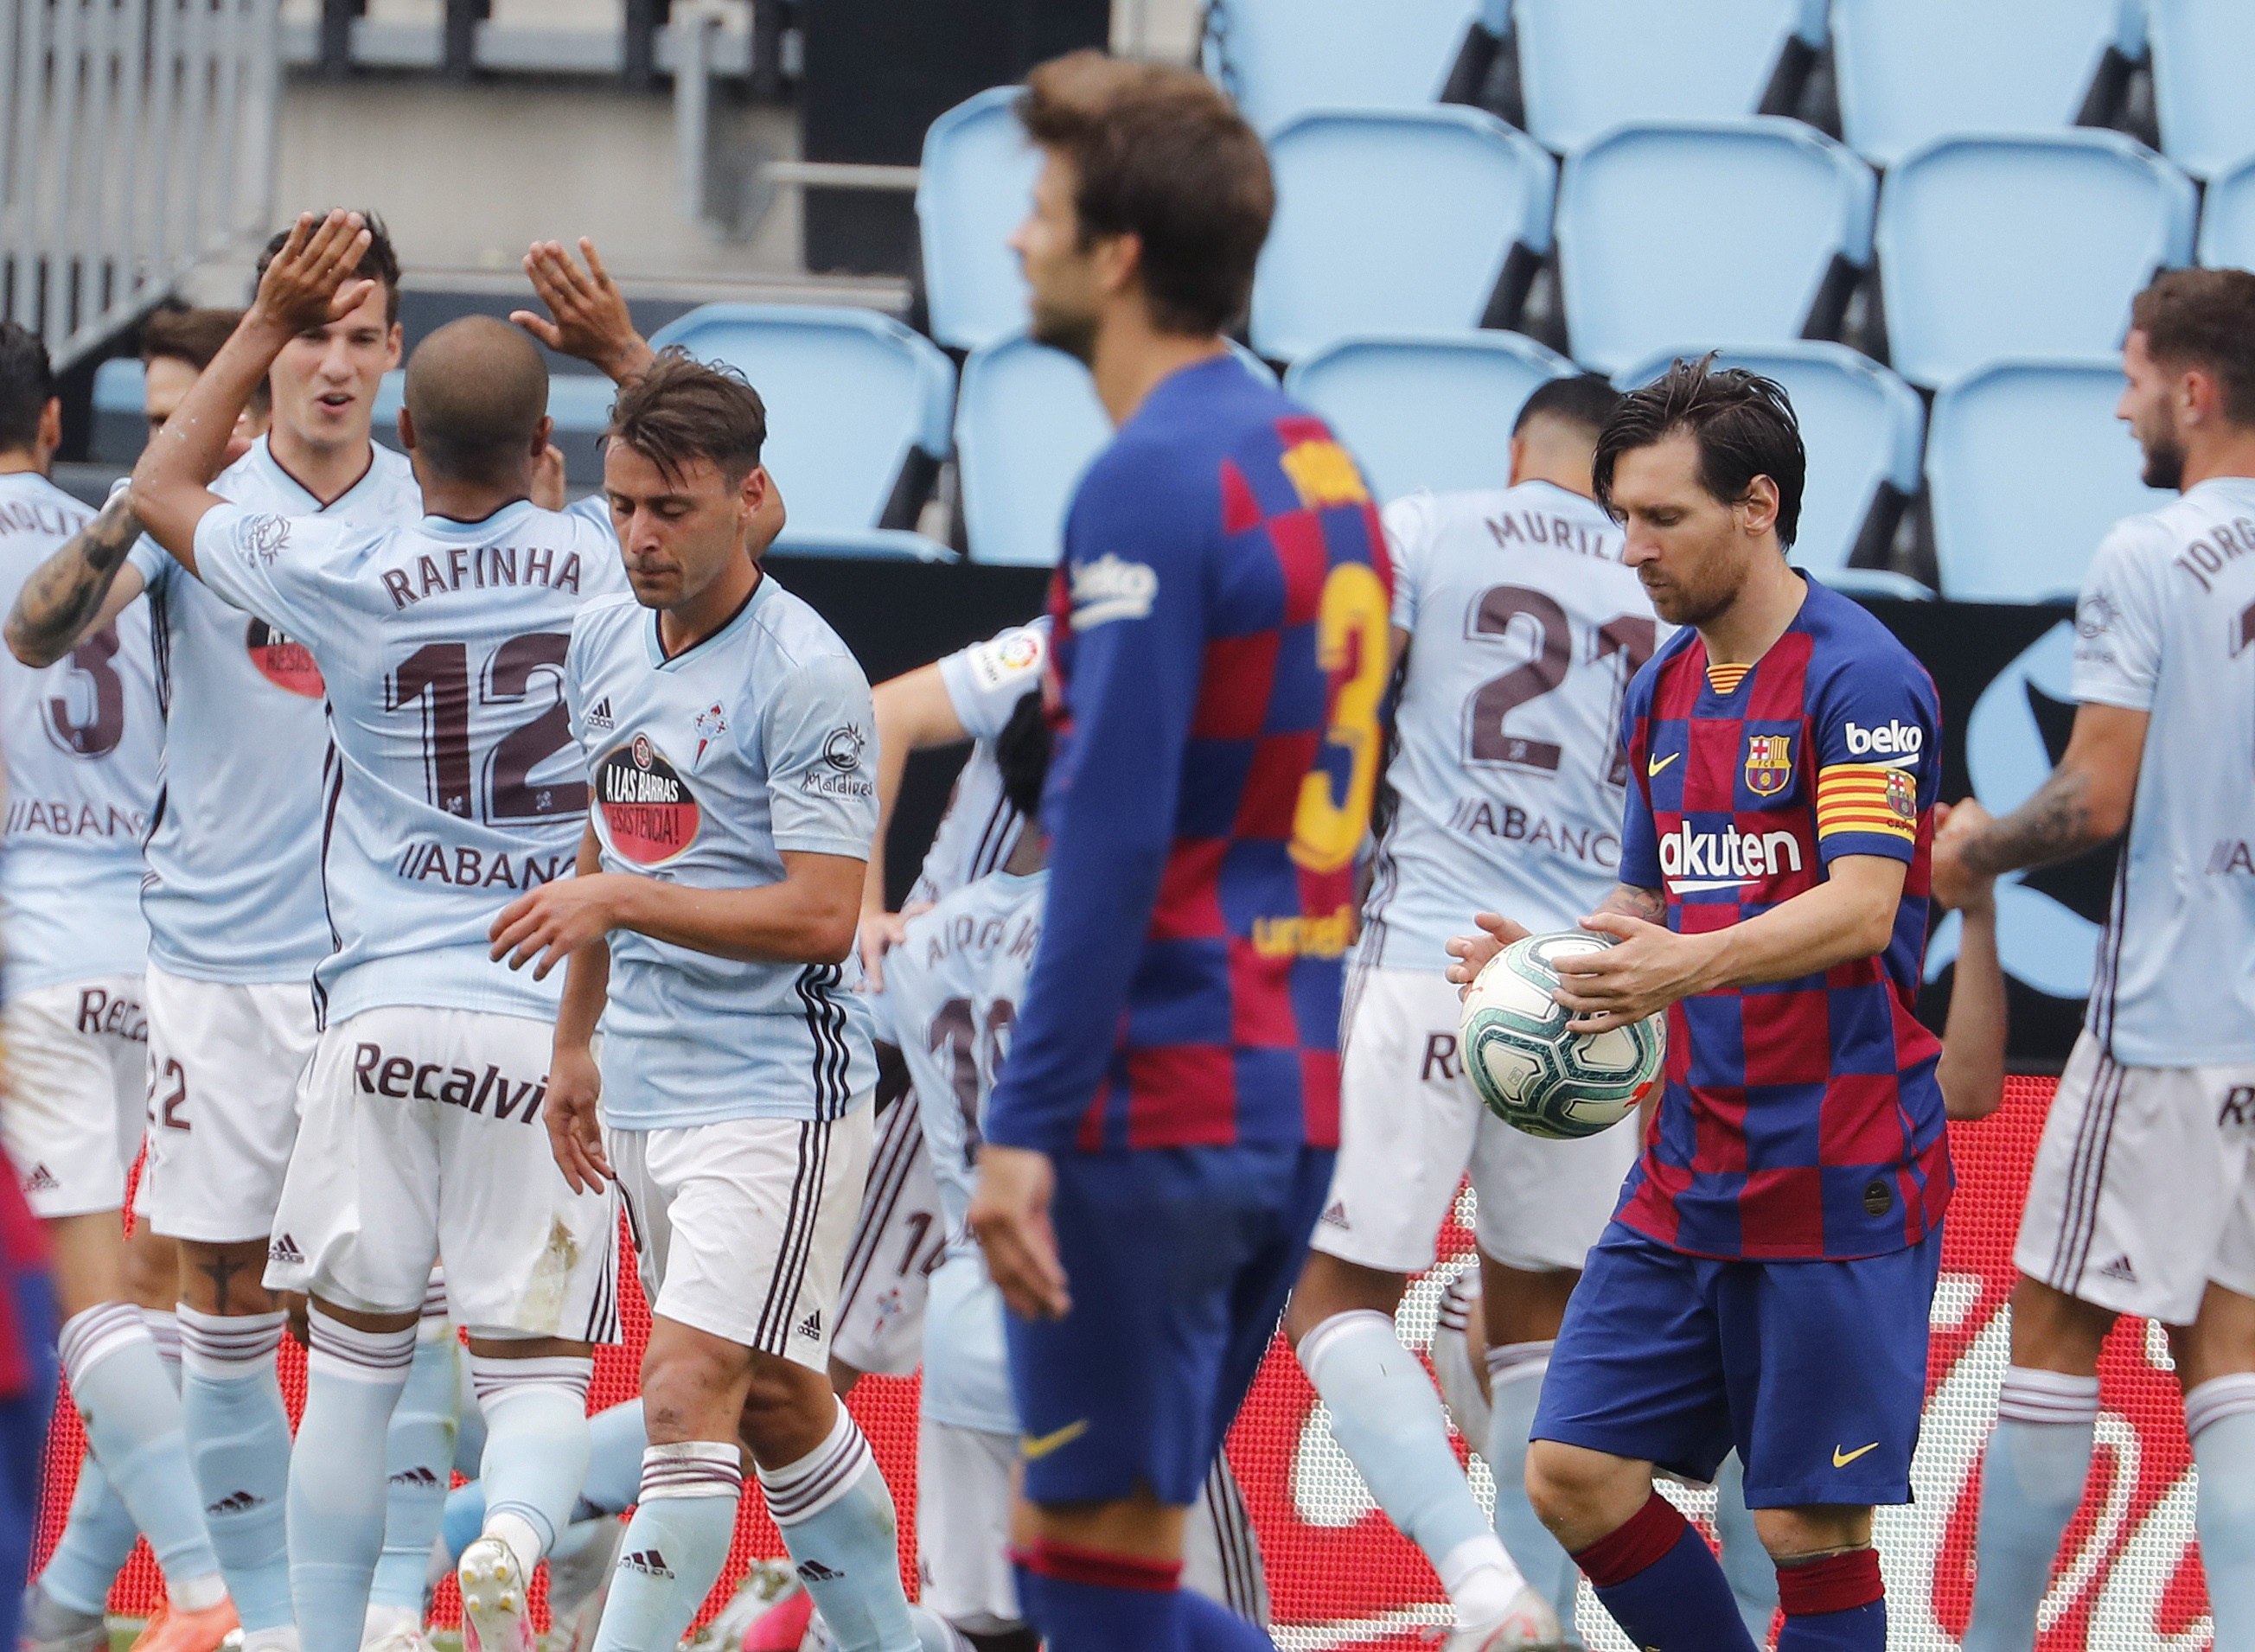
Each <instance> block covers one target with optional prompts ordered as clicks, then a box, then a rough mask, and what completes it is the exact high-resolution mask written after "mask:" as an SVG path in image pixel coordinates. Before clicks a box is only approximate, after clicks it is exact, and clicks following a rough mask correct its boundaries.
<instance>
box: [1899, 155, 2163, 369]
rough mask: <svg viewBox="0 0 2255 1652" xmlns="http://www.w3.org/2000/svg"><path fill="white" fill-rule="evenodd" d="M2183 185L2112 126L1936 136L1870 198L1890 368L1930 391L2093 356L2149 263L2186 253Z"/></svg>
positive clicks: (2122, 318)
mask: <svg viewBox="0 0 2255 1652" xmlns="http://www.w3.org/2000/svg"><path fill="white" fill-rule="evenodd" d="M2196 210H2197V207H2196V202H2195V195H2194V193H2193V186H2192V183H2191V181H2190V180H2189V179H2187V178H2186V177H2185V175H2184V174H2183V173H2182V172H2178V171H2177V170H2176V168H2175V167H2174V166H2171V165H2169V164H2168V163H2167V161H2165V160H2163V159H2161V158H2160V156H2158V155H2155V154H2154V153H2153V151H2151V150H2148V149H2146V147H2144V146H2143V145H2142V144H2139V143H2137V142H2136V141H2134V140H2133V139H2131V138H2127V137H2123V136H2122V135H2121V134H2120V133H2118V132H2098V131H2076V132H2056V133H2048V134H2043V135H2040V136H2035V137H1967V138H1943V139H1942V140H1941V141H1940V142H1938V143H1934V144H1928V145H1927V146H1926V147H1924V148H1923V149H1920V150H1917V151H1914V152H1913V153H1911V154H1910V155H1907V156H1906V157H1905V158H1903V160H1902V161H1901V163H1900V165H1897V166H1895V167H1893V169H1892V170H1890V171H1889V172H1888V173H1887V181H1886V187H1885V188H1883V189H1882V190H1881V191H1880V192H1879V233H1878V238H1877V239H1878V246H1879V279H1880V284H1881V288H1882V290H1883V292H1884V295H1885V297H1886V320H1887V347H1888V353H1889V356H1890V358H1891V360H1893V364H1894V368H1895V371H1896V372H1898V373H1900V374H1902V375H1903V377H1905V378H1907V379H1908V380H1909V381H1911V382H1912V383H1913V384H1918V385H1924V386H1927V387H1928V388H1931V387H1933V386H1935V385H1939V384H1945V383H1947V382H1949V381H1950V380H1952V379H1956V378H1959V377H1962V376H1963V374H1966V373H1969V372H1970V371H1971V370H1972V369H1973V368H1975V367H1978V366H1980V365H1981V364H1982V363H1983V362H1985V361H1995V360H2002V359H2003V358H2005V357H2007V356H2017V357H2072V356H2095V355H2103V354H2104V353H2106V352H2107V351H2109V350H2111V349H2113V348H2115V347H2116V346H2118V345H2119V344H2120V343H2121V341H2122V334H2123V331H2124V329H2125V327H2126V326H2127V325H2129V318H2130V299H2131V296H2132V294H2134V293H2135V292H2136V291H2137V290H2138V289H2139V288H2140V287H2142V286H2144V285H2145V284H2146V281H2147V280H2149V279H2150V278H2151V277H2152V276H2153V272H2154V270H2155V269H2160V268H2163V267H2167V266H2170V265H2175V264H2181V263H2186V262H2190V260H2191V258H2192V250H2193V220H2194V216H2195V212H2196Z"/></svg>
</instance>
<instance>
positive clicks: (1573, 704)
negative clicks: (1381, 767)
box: [1357, 482, 1664, 972]
mask: <svg viewBox="0 0 2255 1652" xmlns="http://www.w3.org/2000/svg"><path fill="white" fill-rule="evenodd" d="M1385 521H1386V537H1387V545H1388V548H1389V549H1391V551H1392V552H1393V556H1394V626H1395V627H1396V628H1398V629H1400V630H1403V631H1407V632H1408V633H1409V649H1408V668H1407V670H1406V672H1405V673H1404V676H1403V679H1402V684H1401V699H1400V702H1399V704H1398V705H1397V707H1396V710H1395V711H1394V742H1395V745H1394V757H1393V760H1392V761H1391V763H1390V764H1389V765H1388V766H1387V772H1386V781H1387V788H1389V789H1390V791H1391V792H1392V794H1393V795H1394V814H1393V817H1392V819H1391V820H1390V821H1389V822H1388V823H1387V827H1386V830H1385V832H1384V835H1383V836H1382V837H1380V840H1379V844H1378V851H1377V857H1376V862H1375V865H1373V869H1372V878H1371V886H1370V893H1369V895H1368V896H1367V898H1366V900H1365V901H1364V903H1363V932H1362V941H1361V943H1360V946H1359V950H1358V954H1357V959H1358V962H1359V963H1361V964H1363V965H1366V966H1368V965H1376V966H1379V967H1381V968H1387V969H1401V970H1433V971H1436V972H1437V971H1439V970H1444V969H1446V968H1447V967H1448V963H1449V959H1448V955H1447V954H1446V952H1445V951H1444V947H1445V946H1446V944H1447V942H1448V940H1449V937H1450V936H1451V935H1462V934H1463V933H1464V932H1465V926H1466V925H1467V924H1468V923H1469V922H1470V921H1471V918H1472V914H1473V913H1474V912H1479V911H1487V912H1500V913H1504V914H1507V915H1508V916H1510V917H1512V918H1514V919H1516V920H1517V921H1519V922H1521V923H1523V924H1525V925H1527V927H1528V928H1530V929H1534V930H1535V931H1537V932H1540V931H1542V930H1546V929H1566V928H1572V927H1573V926H1574V925H1575V924H1576V923H1577V922H1578V921H1580V920H1581V919H1582V918H1583V917H1584V916H1585V915H1586V914H1589V913H1591V912H1592V911H1594V910H1595V909H1596V908H1597V905H1598V902H1599V901H1600V900H1604V899H1605V895H1606V894H1607V893H1609V892H1610V891H1611V890H1612V886H1613V883H1614V881H1615V879H1614V869H1615V868H1616V867H1617V866H1618V865H1619V863H1620V823H1621V802H1622V796H1623V793H1622V789H1621V788H1622V782H1623V781H1625V780H1626V777H1627V769H1626V756H1625V754H1624V753H1622V752H1621V750H1620V749H1619V747H1620V708H1621V696H1622V694H1623V693H1624V691H1625V690H1626V688H1627V685H1628V681H1629V679H1630V678H1631V677H1633V676H1635V675H1636V671H1637V668H1638V667H1640V666H1641V665H1642V664H1643V663H1644V662H1646V661H1647V660H1648V659H1650V658H1651V657H1652V655H1653V652H1654V648H1655V647H1656V646H1657V644H1658V641H1659V640H1660V638H1661V636H1662V635H1663V634H1664V627H1661V625H1660V624H1659V622H1658V621H1657V620H1654V618H1653V613H1652V605H1651V603H1650V602H1649V601H1648V600H1647V598H1646V597H1645V594H1644V587H1643V586H1642V585H1641V584H1640V583H1639V582H1638V580H1637V577H1636V575H1635V573H1634V572H1633V571H1632V570H1629V569H1627V568H1626V567H1624V566H1622V565H1621V560H1620V554H1621V533H1620V529H1619V528H1617V527H1615V526H1614V525H1613V523H1612V521H1611V519H1609V518H1608V517H1607V516H1606V515H1605V513H1604V512H1603V511H1601V510H1599V509H1598V507H1597V506H1596V505H1595V504H1593V503H1591V501H1590V500H1586V499H1584V498H1583V497H1582V496H1581V495H1580V494H1578V493H1568V492H1567V491H1566V490H1565V489H1564V488H1562V487H1555V486H1551V484H1549V482H1522V483H1521V485H1520V486H1517V487H1513V488H1508V489H1504V490H1500V491H1483V492H1477V493H1444V494H1433V493H1414V494H1411V495H1410V496H1409V497H1408V498H1407V499H1402V500H1396V501H1395V502H1394V504H1392V505H1389V506H1388V507H1387V509H1386V516H1385Z"/></svg>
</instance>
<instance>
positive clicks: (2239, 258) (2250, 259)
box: [2200, 155, 2255, 269]
mask: <svg viewBox="0 0 2255 1652" xmlns="http://www.w3.org/2000/svg"><path fill="white" fill-rule="evenodd" d="M2200 261H2201V262H2202V263H2204V264H2206V265H2208V266H2209V268H2210V269H2255V155H2250V156H2249V157H2248V158H2246V159H2245V160H2244V161H2242V162H2240V163H2239V164H2238V165H2237V166H2234V167H2232V168H2230V170H2229V171H2227V172H2219V173H2217V174H2216V176H2215V177H2214V178H2212V179H2209V184H2208V199H2207V201H2206V202H2205V203H2204V204H2203V205H2202V207H2201V214H2200Z"/></svg>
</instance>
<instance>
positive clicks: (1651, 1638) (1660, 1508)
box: [1574, 1492, 1817, 1652]
mask: <svg viewBox="0 0 2255 1652" xmlns="http://www.w3.org/2000/svg"><path fill="white" fill-rule="evenodd" d="M1574 1564H1575V1565H1578V1566H1579V1567H1581V1569H1582V1571H1583V1572H1584V1574H1585V1575H1586V1576H1587V1577H1588V1578H1589V1579H1590V1583H1591V1586H1592V1587H1594V1588H1595V1589H1596V1590H1597V1592H1598V1600H1602V1601H1604V1602H1605V1610H1606V1611H1608V1612H1610V1613H1612V1614H1613V1621H1614V1622H1616V1623H1618V1624H1619V1625H1620V1627H1621V1628H1624V1629H1626V1630H1627V1631H1628V1638H1629V1639H1630V1640H1632V1641H1633V1642H1636V1643H1637V1645H1638V1646H1640V1647H1642V1648H1645V1649H1647V1652H1753V1646H1754V1643H1753V1641H1752V1640H1751V1639H1749V1638H1748V1636H1747V1635H1746V1620H1745V1619H1743V1618H1741V1617H1740V1616H1739V1603H1738V1599H1737V1597H1736V1596H1734V1595H1732V1593H1731V1584H1730V1579H1727V1578H1725V1577H1724V1575H1723V1568H1722V1565H1721V1564H1720V1563H1719V1562H1718V1561H1717V1560H1716V1558H1715V1551H1713V1550H1712V1549H1710V1548H1709V1547H1708V1546H1707V1540H1706V1539H1705V1538H1704V1537H1701V1536H1700V1535H1699V1533H1698V1530H1697V1528H1695V1527H1694V1526H1693V1525H1692V1524H1691V1523H1690V1522H1689V1521H1688V1520H1686V1519H1684V1518H1683V1516H1682V1515H1680V1514H1678V1513H1677V1512H1676V1509H1675V1505H1674V1504H1673V1503H1671V1502H1668V1500H1667V1499H1666V1498H1665V1497H1662V1496H1661V1495H1660V1494H1659V1493H1658V1492H1654V1493H1653V1494H1652V1498H1651V1501H1650V1502H1647V1503H1646V1504H1645V1506H1644V1507H1643V1508H1641V1509H1638V1510H1637V1511H1636V1513H1634V1514H1633V1515H1631V1516H1629V1517H1628V1519H1627V1521H1626V1522H1625V1523H1623V1524H1622V1525H1620V1526H1619V1527H1618V1528H1617V1529H1615V1530H1612V1531H1611V1532H1608V1533H1607V1534H1606V1535H1605V1536H1604V1537H1600V1538H1598V1540H1597V1542H1595V1543H1593V1544H1591V1545H1590V1546H1589V1547H1588V1548H1586V1549H1584V1550H1583V1551H1580V1552H1579V1553H1577V1555H1576V1556H1575V1557H1574ZM1812 1644H1817V1643H1812ZM1781 1647H1782V1643H1781Z"/></svg>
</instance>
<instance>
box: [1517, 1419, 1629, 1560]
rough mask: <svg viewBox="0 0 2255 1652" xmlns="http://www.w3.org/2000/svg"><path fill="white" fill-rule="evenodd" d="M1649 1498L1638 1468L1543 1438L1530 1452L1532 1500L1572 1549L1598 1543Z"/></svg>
mask: <svg viewBox="0 0 2255 1652" xmlns="http://www.w3.org/2000/svg"><path fill="white" fill-rule="evenodd" d="M1648 1495H1650V1487H1649V1482H1648V1481H1642V1480H1640V1478H1639V1476H1638V1474H1637V1470H1636V1465H1634V1464H1633V1463H1631V1462H1628V1461H1627V1460H1625V1459H1623V1458H1619V1457H1609V1456H1607V1455H1606V1454H1605V1453H1602V1452H1593V1451H1588V1450H1585V1449H1584V1448H1583V1447H1581V1446H1568V1445H1564V1444H1563V1443H1561V1442H1560V1441H1557V1440H1553V1439H1538V1440H1535V1441H1534V1442H1533V1443H1532V1444H1530V1445H1529V1446H1528V1448H1527V1501H1528V1503H1530V1504H1531V1505H1532V1506H1533V1507H1534V1509H1535V1517H1536V1518H1537V1519H1539V1520H1541V1521H1542V1523H1543V1524H1544V1525H1545V1526H1547V1527H1549V1529H1550V1530H1551V1531H1552V1532H1553V1533H1555V1534H1556V1536H1557V1537H1558V1540H1559V1541H1560V1542H1561V1543H1563V1544H1565V1545H1566V1546H1567V1547H1568V1548H1569V1549H1579V1548H1583V1547H1585V1546H1587V1545H1588V1544H1591V1543H1593V1542H1595V1541H1596V1540H1597V1539H1598V1538H1599V1537H1603V1536H1605V1533H1606V1532H1608V1531H1610V1530H1612V1529H1613V1528H1614V1527H1615V1526H1618V1525H1619V1524H1620V1523H1621V1522H1622V1521H1624V1520H1626V1519H1627V1518H1628V1517H1629V1516H1631V1515H1633V1514H1634V1513H1635V1512H1636V1511H1637V1510H1638V1509H1640V1508H1642V1507H1643V1506H1644V1500H1645V1498H1646V1497H1647V1496H1648Z"/></svg>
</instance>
